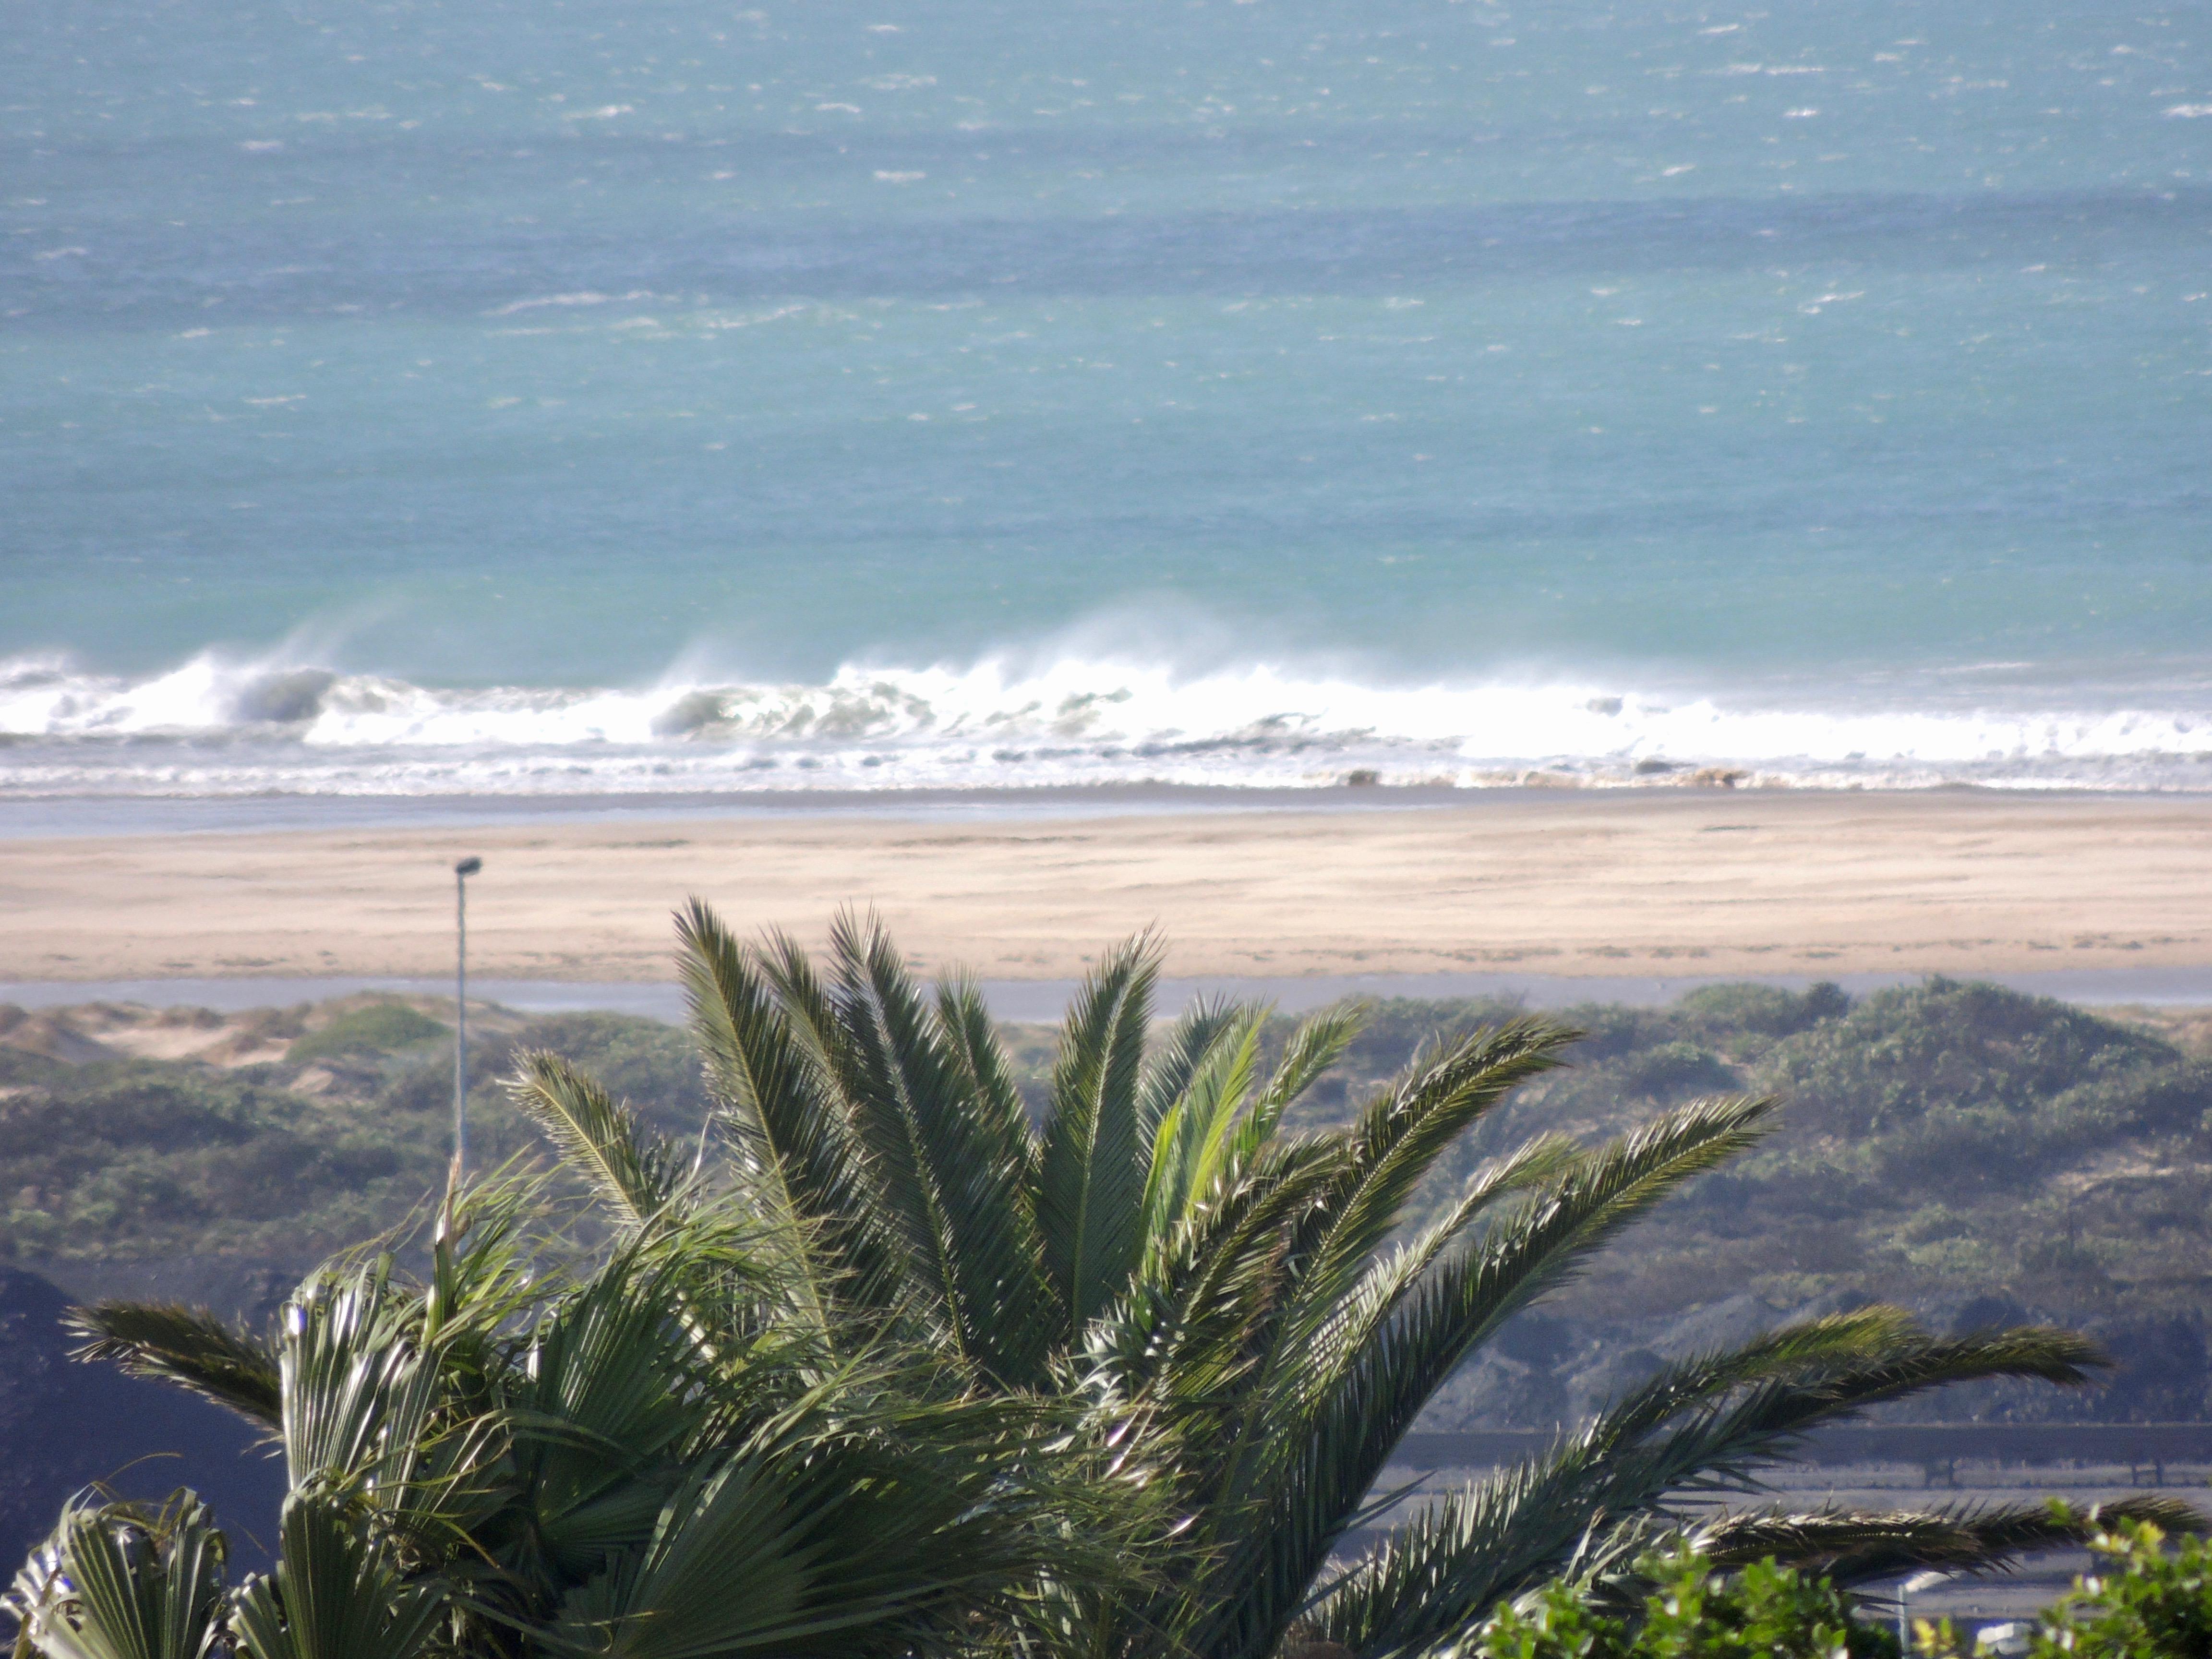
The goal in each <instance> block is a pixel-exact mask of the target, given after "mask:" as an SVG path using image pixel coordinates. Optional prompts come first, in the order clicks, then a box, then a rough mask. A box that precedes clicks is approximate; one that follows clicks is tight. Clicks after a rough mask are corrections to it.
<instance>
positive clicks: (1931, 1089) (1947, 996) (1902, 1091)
mask: <svg viewBox="0 0 2212 1659" xmlns="http://www.w3.org/2000/svg"><path fill="white" fill-rule="evenodd" d="M2176 1060H2179V1054H2178V1053H2177V1051H2176V1050H2175V1049H2174V1048H2172V1046H2171V1045H2170V1044H2167V1043H2165V1042H2160V1041H2159V1040H2158V1039H2157V1038H2156V1037H2154V1036H2149V1035H2148V1034H2146V1033H2143V1032H2140V1031H2134V1030H2129V1029H2127V1028H2125V1027H2124V1026H2120V1025H2116V1024H2112V1022H2111V1021H2109V1020H2104V1019H2100V1018H2097V1016H2095V1015H2094V1014H2092V1013H2090V1012H2087V1010H2085V1009H2081V1008H2075V1007H2072V1006H2069V1005H2067V1004H2064V1003H2060V1002H2054V1001H2052V1000H2051V999H2049V998H2047V997H2032V996H2026V995H2023V994H2021V993H2019V992H2017V991H2008V990H2006V989H2004V988H2003V987H2001V986H1996V985H1984V984H1971V983H1960V982H1959V981H1954V980H1947V979H1942V978H1936V979H1931V980H1929V981H1928V982H1927V983H1926V984H1925V985H1922V986H1916V987H1898V988H1896V989H1893V990H1887V991H1881V992H1877V993H1875V994H1874V995H1872V996H1869V997H1867V998H1865V999H1864V1000H1862V1001H1861V1002H1859V1003H1858V1005H1857V1006H1856V1007H1854V1008H1853V1009H1852V1010H1851V1011H1850V1012H1849V1013H1848V1014H1846V1015H1844V1017H1843V1018H1840V1019H1837V1020H1832V1021H1826V1022H1823V1023H1822V1024H1820V1025H1818V1026H1815V1027H1814V1029H1812V1030H1808V1031H1805V1032H1802V1033H1800V1034H1799V1035H1798V1036H1795V1037H1793V1038H1791V1039H1790V1040H1788V1041H1787V1042H1784V1044H1783V1045H1781V1046H1780V1047H1778V1048H1777V1049H1776V1050H1775V1052H1774V1054H1773V1056H1772V1067H1771V1073H1770V1076H1771V1083H1772V1085H1774V1086H1776V1087H1778V1088H1779V1089H1781V1090H1783V1091H1785V1092H1786V1093H1787V1094H1788V1095H1789V1096H1790V1100H1791V1101H1792V1103H1794V1105H1795V1108H1796V1113H1797V1115H1798V1117H1799V1118H1800V1120H1801V1121H1803V1122H1804V1123H1806V1124H1808V1125H1813V1124H1817V1125H1818V1126H1820V1127H1821V1128H1823V1129H1826V1130H1830V1131H1833V1132H1840V1133H1854V1134H1861V1135H1864V1134H1881V1133H1889V1132H1893V1131H1895V1130H1897V1129H1898V1128H1899V1127H1903V1126H1905V1125H1906V1124H1909V1123H1911V1122H1914V1121H1917V1120H1919V1119H1921V1118H1923V1117H1924V1116H1925V1115H1927V1114H1928V1113H1929V1111H1930V1110H1931V1109H1940V1110H1945V1111H1952V1112H1962V1111H1972V1110H1973V1109H1977V1108H1980V1107H1985V1106H1994V1107H1997V1108H2000V1109H2006V1110H2009V1111H2012V1112H2020V1111H2022V1110H2024V1109H2027V1108H2030V1107H2032V1106H2033V1104H2034V1103H2038V1102H2041V1101H2049V1100H2054V1099H2057V1097H2060V1096H2062V1095H2064V1094H2065V1093H2066V1092H2067V1091H2069V1090H2073V1089H2075V1088H2078V1087H2079V1086H2080V1085H2083V1084H2085V1083H2089V1082H2093V1081H2099V1080H2102V1079H2109V1078H2113V1077H2117V1076H2118V1075H2121V1074H2123V1073H2128V1072H2131V1071H2135V1070H2136V1069H2137V1068H2140V1067H2142V1066H2145V1065H2150V1064H2172V1063H2173V1062H2174V1061H2176Z"/></svg>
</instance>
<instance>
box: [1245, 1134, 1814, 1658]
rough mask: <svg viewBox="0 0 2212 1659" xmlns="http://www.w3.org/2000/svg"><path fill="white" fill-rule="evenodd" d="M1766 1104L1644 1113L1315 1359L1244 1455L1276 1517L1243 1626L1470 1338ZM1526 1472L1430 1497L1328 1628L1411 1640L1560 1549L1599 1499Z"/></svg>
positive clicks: (1289, 1575) (1554, 1473)
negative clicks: (1274, 1430) (1355, 1337)
mask: <svg viewBox="0 0 2212 1659" xmlns="http://www.w3.org/2000/svg"><path fill="white" fill-rule="evenodd" d="M1771 1105H1772V1103H1771V1102H1768V1101H1760V1100H1741V1099H1739V1100H1718V1101H1705V1102H1700V1103H1697V1104H1695V1105H1692V1106H1689V1107H1685V1108H1681V1109H1678V1110H1676V1111H1674V1112H1670V1113H1666V1114H1662V1115H1661V1116H1660V1117H1658V1118H1656V1119H1655V1120H1654V1121H1652V1122H1650V1123H1649V1124H1646V1125H1645V1126H1644V1127H1642V1128H1640V1129H1638V1130H1637V1131H1636V1132H1635V1133H1632V1134H1631V1135H1628V1136H1626V1137H1624V1138H1623V1139H1621V1140H1620V1141H1617V1142H1615V1143H1613V1145H1612V1146H1607V1147H1606V1148H1603V1149H1601V1151H1599V1152H1595V1153H1593V1154H1589V1155H1588V1156H1586V1157H1585V1158H1582V1159H1579V1160H1577V1163H1576V1164H1574V1165H1573V1166H1572V1167H1571V1169H1570V1170H1568V1172H1567V1173H1566V1174H1565V1176H1561V1177H1559V1179H1557V1180H1556V1181H1554V1182H1552V1183H1550V1184H1549V1185H1548V1186H1547V1187H1545V1188H1542V1189H1541V1190H1540V1191H1538V1192H1537V1193H1536V1194H1534V1195H1533V1196H1532V1197H1530V1198H1529V1199H1528V1200H1524V1201H1523V1202H1522V1204H1521V1205H1520V1206H1517V1208H1516V1211H1515V1212H1513V1213H1512V1214H1510V1216H1509V1217H1508V1218H1506V1219H1505V1220H1504V1221H1503V1222H1501V1223H1500V1224H1499V1225H1498V1226H1497V1227H1495V1228H1493V1229H1492V1231H1491V1232H1490V1233H1488V1234H1487V1235H1486V1236H1485V1237H1483V1238H1482V1239H1481V1240H1480V1241H1479V1242H1478V1243H1476V1245H1475V1246H1474V1248H1472V1249H1469V1250H1468V1252H1466V1253H1465V1254H1464V1255H1461V1256H1458V1257H1455V1258H1452V1259H1448V1260H1446V1261H1443V1262H1441V1263H1439V1264H1438V1266H1437V1267H1436V1268H1435V1269H1433V1270H1432V1271H1431V1273H1429V1274H1428V1275H1427V1276H1426V1277H1425V1278H1424V1279H1421V1280H1420V1281H1419V1283H1417V1284H1416V1285H1414V1286H1413V1288H1412V1289H1411V1290H1410V1291H1407V1292H1406V1293H1405V1294H1403V1295H1402V1296H1401V1297H1400V1298H1399V1303H1398V1310H1397V1312H1396V1313H1395V1316H1394V1317H1393V1318H1392V1319H1391V1320H1390V1321H1389V1322H1388V1323H1387V1324H1385V1325H1384V1326H1383V1327H1382V1328H1381V1329H1380V1330H1379V1331H1378V1332H1377V1333H1376V1335H1375V1336H1374V1338H1373V1339H1372V1340H1370V1341H1368V1342H1367V1343H1366V1344H1365V1345H1364V1346H1363V1347H1362V1348H1360V1349H1359V1350H1358V1351H1356V1352H1352V1353H1351V1354H1349V1355H1347V1356H1346V1362H1345V1363H1340V1364H1337V1365H1335V1366H1334V1368H1333V1369H1334V1371H1335V1373H1336V1374H1335V1376H1334V1381H1333V1383H1332V1385H1331V1387H1330V1388H1329V1390H1328V1395H1327V1398H1326V1399H1325V1400H1324V1401H1322V1402H1321V1404H1320V1407H1319V1409H1318V1410H1317V1411H1316V1413H1315V1414H1314V1416H1313V1418H1312V1419H1311V1428H1310V1431H1309V1433H1308V1434H1307V1435H1305V1436H1303V1437H1299V1438H1298V1439H1297V1440H1296V1441H1294V1442H1293V1443H1291V1445H1290V1446H1289V1448H1288V1449H1287V1450H1288V1455H1287V1457H1285V1458H1283V1459H1281V1460H1280V1462H1279V1463H1277V1464H1275V1465H1274V1466H1273V1467H1271V1466H1270V1463H1269V1462H1268V1460H1267V1458H1266V1457H1265V1456H1261V1457H1255V1459H1254V1460H1253V1466H1252V1468H1251V1469H1250V1471H1249V1473H1248V1474H1246V1476H1245V1477H1244V1479H1245V1480H1246V1481H1247V1482H1248V1483H1255V1484H1256V1486H1257V1489H1258V1490H1261V1491H1265V1492H1268V1493H1269V1499H1268V1502H1269V1505H1270V1508H1271V1510H1272V1511H1273V1515H1274V1516H1275V1517H1276V1519H1275V1520H1274V1522H1273V1528H1272V1530H1271V1531H1270V1533H1269V1534H1267V1535H1265V1536H1263V1537H1255V1541H1254V1545H1253V1547H1254V1548H1255V1549H1256V1550H1258V1551H1260V1552H1261V1559H1262V1560H1264V1563H1265V1565H1264V1566H1263V1565H1261V1564H1260V1562H1259V1561H1255V1564H1254V1565H1253V1567H1252V1569H1251V1577H1253V1579H1254V1581H1255V1583H1259V1584H1261V1585H1262V1586H1264V1587H1266V1588H1267V1590H1268V1591H1269V1592H1270V1596H1271V1600H1270V1601H1269V1602H1268V1604H1267V1606H1266V1607H1264V1609H1262V1608H1261V1607H1254V1608H1252V1609H1251V1610H1250V1611H1249V1612H1248V1613H1243V1614H1242V1615H1241V1616H1243V1617H1246V1618H1255V1619H1257V1620H1259V1621H1260V1622H1259V1623H1258V1624H1255V1626H1253V1628H1255V1629H1257V1628H1259V1627H1260V1626H1261V1625H1263V1624H1265V1623H1266V1621H1267V1620H1281V1619H1286V1618H1288V1617H1289V1616H1290V1615H1291V1611H1292V1610H1293V1609H1294V1607H1296V1606H1297V1603H1298V1601H1299V1599H1300V1598H1301V1597H1303V1596H1304V1594H1305V1587H1306V1586H1307V1585H1308V1584H1310V1583H1311V1582H1312V1581H1313V1579H1314V1577H1315V1576H1316V1574H1317V1573H1319V1572H1320V1571H1321V1570H1322V1566H1323V1565H1324V1564H1325V1562H1326V1561H1327V1559H1328V1553H1329V1551H1330V1549H1331V1548H1333V1547H1334V1544H1335V1542H1336V1540H1337V1538H1338V1537H1339V1536H1340V1534H1341V1530H1342V1528H1343V1527H1344V1525H1345V1524H1346V1520H1347V1518H1348V1517H1349V1516H1352V1515H1353V1514H1355V1513H1357V1512H1358V1507H1359V1504H1360V1503H1361V1501H1362V1499H1363V1498H1364V1496H1365V1494H1366V1492H1368V1491H1369V1490H1370V1489H1371V1488H1372V1486H1374V1483H1375V1481H1376V1479H1377V1477H1378V1476H1379V1475H1380V1474H1381V1473H1382V1471H1383V1468H1384V1467H1385V1466H1386V1465H1387V1463H1388V1462H1389V1457H1390V1455H1391V1453H1392V1452H1393V1451H1394V1450H1395V1448H1396V1446H1397V1444H1398V1442H1399V1440H1400V1439H1401V1438H1402V1437H1403V1436H1404V1435H1405V1434H1406V1432H1407V1430H1409V1429H1410V1428H1411V1427H1412V1425H1413V1419H1414V1418H1415V1417H1416V1416H1417V1415H1418V1414H1419V1412H1420V1409H1421V1407H1423V1406H1424V1405H1425V1404H1426V1403H1427V1401H1428V1400H1429V1399H1430V1397H1431V1395H1433V1394H1434V1392H1435V1391H1436V1389H1437V1388H1438V1387H1439V1386H1441V1384H1442V1383H1443V1381H1444V1380H1445V1379H1446V1378H1447V1377H1449V1376H1450V1375H1451V1373H1452V1372H1453V1371H1454V1370H1456V1369H1457V1368H1458V1366H1459V1364H1460V1363H1461V1361H1462V1360H1463V1359H1464V1358H1466V1357H1467V1355H1468V1353H1469V1352H1472V1350H1473V1349H1474V1346H1476V1345H1477V1344H1478V1343H1480V1341H1482V1340H1484V1339H1485V1338H1486V1337H1487V1336H1488V1335H1489V1334H1491V1333H1492V1332H1493V1331H1495V1330H1496V1329H1497V1328H1498V1326H1499V1325H1500V1324H1502V1323H1503V1322H1504V1321H1505V1320H1506V1319H1507V1318H1509V1317H1510V1316H1511V1315H1512V1314H1513V1313H1515V1312H1516V1311H1518V1310H1520V1309H1521V1308H1522V1307H1525V1306H1526V1305H1528V1302H1529V1301H1530V1300H1532V1299H1533V1298H1534V1297H1535V1296H1536V1295H1538V1294H1539V1293H1541V1291H1545V1290H1547V1289H1549V1288H1552V1287H1553V1286H1555V1285H1559V1283H1561V1282H1563V1281H1564V1280H1565V1279H1566V1278H1568V1277H1569V1276H1570V1275H1571V1273H1572V1272H1573V1271H1574V1269H1575V1267H1577V1264H1578V1263H1579V1262H1580V1261H1583V1259H1584V1258H1586V1257H1587V1256H1588V1255H1589V1253H1590V1252H1591V1251H1593V1250H1595V1249H1597V1248H1598V1247H1599V1246H1600V1245H1601V1244H1602V1243H1605V1241H1606V1240H1607V1239H1608V1238H1610V1237H1613V1236H1614V1235H1615V1234H1617V1233H1618V1232H1619V1231H1620V1230H1621V1229H1622V1228H1623V1227H1625V1226H1626V1225H1628V1224H1629V1223H1630V1222H1632V1221H1633V1220H1634V1219H1636V1218H1638V1217H1639V1216H1641V1215H1643V1214H1644V1213H1645V1212H1648V1211H1649V1210H1650V1208H1651V1207H1652V1206H1654V1205H1656V1204H1657V1203H1658V1202H1659V1201H1661V1200H1662V1199H1664V1198H1665V1197H1666V1196H1667V1195H1668V1194H1670V1193H1671V1192H1673V1191H1674V1189H1675V1188H1677V1187H1679V1186H1680V1184H1681V1183H1682V1182H1685V1181H1687V1180H1689V1179H1691V1178H1692V1177H1693V1176H1697V1175H1699V1174H1701V1173H1703V1172H1704V1171H1705V1170H1709V1169H1711V1168H1712V1167H1713V1165H1714V1164H1717V1163H1719V1162H1721V1161H1722V1160H1723V1159H1725V1158H1729V1157H1730V1156H1732V1155H1733V1154H1734V1153H1735V1152H1738V1151H1741V1149H1742V1148H1743V1147H1744V1146H1747V1145H1748V1144H1750V1142H1751V1141H1752V1140H1753V1139H1755V1138H1756V1136H1757V1133H1758V1132H1759V1125H1760V1123H1761V1121H1762V1120H1763V1119H1764V1118H1765V1116H1766V1115H1767V1114H1768V1113H1769V1112H1770V1111H1771ZM1543 1467H1544V1468H1545V1469H1546V1471H1547V1473H1546V1476H1545V1478H1543V1479H1541V1480H1539V1479H1537V1478H1535V1477H1534V1476H1529V1477H1527V1479H1526V1481H1525V1484H1526V1486H1527V1490H1526V1491H1525V1492H1523V1491H1522V1486H1521V1485H1520V1484H1516V1482H1519V1481H1520V1480H1521V1479H1522V1478H1521V1477H1515V1478H1513V1479H1510V1480H1506V1481H1504V1482H1501V1483H1492V1485H1491V1486H1486V1487H1480V1488H1476V1489H1474V1492H1473V1493H1472V1494H1469V1495H1463V1496H1462V1500H1460V1501H1457V1502H1455V1501H1454V1500H1450V1499H1448V1500H1446V1501H1444V1502H1443V1503H1441V1504H1438V1505H1437V1506H1436V1507H1434V1508H1432V1509H1431V1510H1430V1511H1429V1512H1428V1514H1427V1515H1425V1516H1424V1517H1422V1519H1421V1520H1420V1521H1419V1522H1415V1523H1414V1524H1413V1526H1412V1527H1411V1528H1408V1529H1407V1532H1405V1533H1403V1534H1401V1536H1400V1537H1399V1538H1398V1539H1394V1540H1393V1541H1392V1543H1391V1545H1390V1546H1389V1547H1386V1548H1385V1549H1384V1550H1383V1551H1382V1552H1380V1553H1378V1554H1377V1555H1376V1557H1375V1558H1373V1559H1371V1560H1370V1563H1369V1564H1368V1565H1367V1566H1366V1567H1365V1568H1364V1569H1363V1570H1362V1571H1361V1572H1360V1573H1359V1574H1358V1575H1355V1576H1354V1577H1352V1578H1348V1579H1346V1580H1345V1581H1341V1582H1340V1584H1339V1586H1338V1587H1337V1588H1336V1590H1335V1592H1334V1594H1332V1595H1331V1597H1330V1600H1329V1601H1328V1613H1327V1616H1328V1623H1329V1626H1330V1628H1331V1629H1332V1631H1335V1630H1338V1629H1340V1628H1341V1629H1345V1630H1358V1631H1360V1632H1363V1634H1362V1638H1361V1640H1360V1641H1359V1642H1358V1643H1355V1644H1353V1645H1355V1646H1357V1647H1358V1648H1359V1649H1360V1650H1361V1651H1363V1652H1364V1651H1367V1650H1368V1649H1369V1647H1370V1646H1371V1645H1373V1644H1375V1643H1383V1644H1384V1645H1385V1646H1388V1645H1389V1644H1390V1643H1394V1642H1396V1641H1398V1640H1400V1639H1401V1638H1403V1639H1407V1640H1412V1639H1413V1638H1415V1637H1418V1638H1419V1639H1420V1640H1423V1641H1425V1640H1428V1639H1431V1638H1434V1637H1436V1636H1437V1635H1439V1634H1441V1633H1443V1632H1444V1631H1446V1630H1449V1629H1450V1628H1454V1627H1455V1623H1454V1621H1455V1620H1464V1618H1465V1617H1466V1616H1467V1613H1468V1608H1470V1607H1481V1606H1486V1605H1488V1603H1489V1600H1490V1599H1491V1598H1492V1596H1493V1595H1495V1594H1496V1580H1497V1579H1498V1577H1499V1576H1500V1575H1503V1576H1504V1577H1509V1578H1510V1577H1512V1576H1513V1575H1515V1574H1516V1573H1517V1572H1519V1571H1522V1567H1521V1565H1520V1563H1521V1561H1522V1557H1523V1556H1527V1557H1528V1559H1532V1560H1535V1561H1539V1562H1541V1563H1544V1564H1555V1563H1556V1562H1557V1561H1558V1560H1559V1559H1562V1558H1563V1553H1564V1552H1565V1551H1566V1550H1568V1549H1571V1547H1572V1545H1573V1543H1574V1541H1575V1540H1576V1539H1577V1537H1579V1536H1580V1535H1581V1534H1582V1533H1583V1530H1584V1529H1585V1528H1586V1527H1587V1526H1588V1524H1589V1520H1590V1518H1591V1516H1592V1515H1593V1514H1595V1513H1596V1512H1598V1510H1599V1508H1600V1503H1599V1500H1598V1499H1597V1498H1596V1497H1595V1494H1594V1492H1592V1490H1591V1488H1590V1487H1589V1486H1588V1484H1587V1483H1586V1482H1578V1481H1577V1480H1572V1479H1570V1478H1568V1477H1567V1476H1566V1474H1565V1472H1564V1468H1563V1467H1561V1466H1560V1465H1559V1460H1556V1459H1555V1460H1553V1462H1551V1463H1548V1464H1547V1465H1545V1466H1543ZM1447 1563H1455V1564H1456V1565H1451V1566H1449V1567H1448V1566H1447V1565H1445V1564H1447ZM1454 1573H1457V1574H1458V1575H1460V1580H1461V1581H1460V1582H1459V1583H1457V1584H1454V1583H1452V1574H1454ZM1516 1582H1517V1580H1516ZM1408 1598H1410V1599H1408ZM1248 1600H1251V1601H1258V1600H1260V1598H1259V1597H1258V1596H1257V1595H1255V1596H1254V1597H1251V1598H1248ZM1434 1620H1441V1621H1442V1622H1440V1623H1437V1622H1432V1621H1434ZM1370 1638H1372V1640H1371V1641H1370ZM1335 1639H1340V1640H1342V1639H1346V1638H1344V1637H1342V1636H1341V1635H1339V1636H1338V1637H1336V1638H1335Z"/></svg>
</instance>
